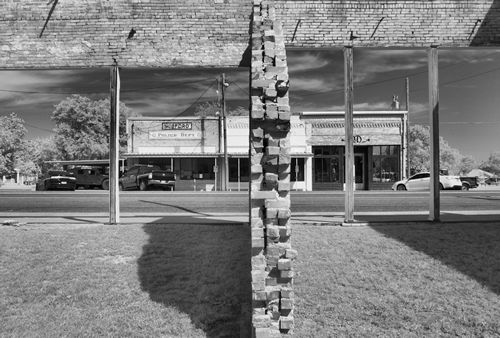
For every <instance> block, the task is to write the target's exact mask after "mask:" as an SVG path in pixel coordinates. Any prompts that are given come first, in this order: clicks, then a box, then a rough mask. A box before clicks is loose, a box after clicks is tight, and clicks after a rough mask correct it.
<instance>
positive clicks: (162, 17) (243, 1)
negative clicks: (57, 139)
mask: <svg viewBox="0 0 500 338" xmlns="http://www.w3.org/2000/svg"><path fill="white" fill-rule="evenodd" d="M47 3H48V1H47V0H42V1H40V0H33V1H11V0H2V1H1V5H0V6H1V9H0V67H2V68H33V67H69V66H76V67H90V66H93V67H96V66H106V65H111V64H112V63H113V58H114V59H116V60H117V61H118V63H119V64H120V66H130V67H133V66H151V67H178V66H207V67H210V66H238V65H239V64H240V63H241V60H242V57H243V54H244V52H245V50H246V48H247V46H248V41H249V33H248V32H249V24H250V19H249V18H250V13H251V1H248V0H230V1H228V0H183V1H177V0H176V1H172V0H126V1H122V0H102V1H101V0H88V1H80V0H59V2H58V3H57V6H56V7H55V10H54V11H53V13H52V16H51V19H50V20H49V23H48V25H47V28H46V29H45V31H44V33H43V35H42V37H41V38H40V37H39V35H40V32H41V31H42V28H43V26H44V23H45V19H46V18H47V16H48V13H49V11H50V9H51V7H52V4H50V5H48V4H47ZM131 29H134V30H135V31H136V33H135V35H134V36H133V37H132V38H131V39H128V36H129V33H130V31H131Z"/></svg>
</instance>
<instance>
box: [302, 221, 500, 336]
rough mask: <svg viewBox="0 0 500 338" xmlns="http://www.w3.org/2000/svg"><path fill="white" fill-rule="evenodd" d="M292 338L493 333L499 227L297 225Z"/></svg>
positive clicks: (499, 307)
mask: <svg viewBox="0 0 500 338" xmlns="http://www.w3.org/2000/svg"><path fill="white" fill-rule="evenodd" d="M293 238H294V248H295V249H297V250H298V251H299V258H298V262H297V264H296V268H297V271H298V276H297V278H296V282H295V293H296V299H297V300H296V310H295V319H296V330H295V334H296V336H297V337H338V336H356V337H359V336H365V337H374V336H386V337H424V336H425V337H429V336H430V337H436V336H460V337H498V336H500V320H499V318H500V225H495V224H479V225H474V226H471V225H466V224H442V225H387V226H373V227H362V228H341V227H304V226H297V227H296V228H295V232H294V237H293Z"/></svg>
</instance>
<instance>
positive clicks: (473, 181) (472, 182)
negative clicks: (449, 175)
mask: <svg viewBox="0 0 500 338" xmlns="http://www.w3.org/2000/svg"><path fill="white" fill-rule="evenodd" d="M460 181H462V190H469V189H473V188H477V187H478V182H477V177H465V176H460Z"/></svg>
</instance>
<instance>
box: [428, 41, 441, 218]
mask: <svg viewBox="0 0 500 338" xmlns="http://www.w3.org/2000/svg"><path fill="white" fill-rule="evenodd" d="M428 63H429V66H428V67H429V117H430V124H431V125H430V133H431V135H430V139H431V142H430V143H431V149H430V151H431V159H430V160H431V163H430V164H431V166H430V172H431V179H430V206H429V219H430V220H431V221H435V222H439V216H440V199H439V197H440V196H439V78H438V50H437V46H431V48H430V49H429V52H428Z"/></svg>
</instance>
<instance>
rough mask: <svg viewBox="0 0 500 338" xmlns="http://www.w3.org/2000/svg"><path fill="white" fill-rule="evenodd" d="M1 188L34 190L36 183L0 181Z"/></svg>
mask: <svg viewBox="0 0 500 338" xmlns="http://www.w3.org/2000/svg"><path fill="white" fill-rule="evenodd" d="M0 190H26V191H34V190H35V185H34V184H33V185H27V184H17V183H12V182H5V183H0Z"/></svg>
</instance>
